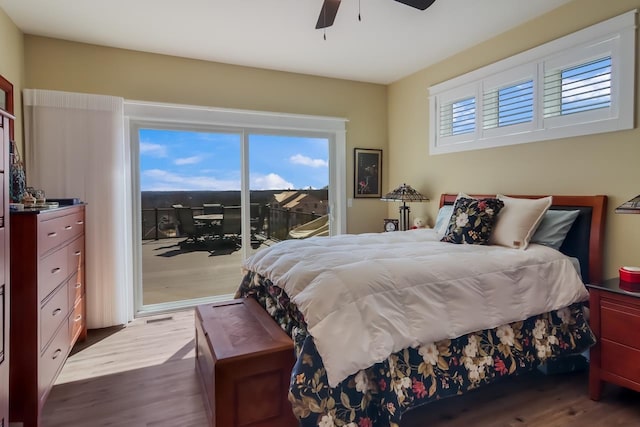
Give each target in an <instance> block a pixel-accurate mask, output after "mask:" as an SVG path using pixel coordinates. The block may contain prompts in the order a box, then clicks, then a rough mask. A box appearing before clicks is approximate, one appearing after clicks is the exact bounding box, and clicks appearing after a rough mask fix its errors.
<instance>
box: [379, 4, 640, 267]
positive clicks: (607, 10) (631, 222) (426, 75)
mask: <svg viewBox="0 0 640 427" xmlns="http://www.w3.org/2000/svg"><path fill="white" fill-rule="evenodd" d="M638 7H640V1H639V0H617V1H607V2H605V1H602V0H574V1H573V2H571V3H568V4H566V5H565V6H563V7H560V8H559V9H556V10H555V11H553V12H551V13H549V14H547V15H544V16H542V17H540V18H538V19H535V20H533V21H530V22H529V23H527V24H525V25H522V26H520V27H517V28H515V29H513V30H511V31H509V32H507V33H504V34H502V35H500V36H498V37H496V38H494V39H492V40H490V41H488V42H486V43H482V44H480V45H478V46H476V47H474V48H472V49H469V50H468V51H466V52H462V53H459V54H457V55H455V56H453V57H451V58H449V59H447V60H445V61H442V62H440V63H438V64H436V65H434V66H431V67H429V68H427V69H424V70H421V71H420V72H418V73H415V74H413V75H411V76H409V77H407V78H405V79H402V80H400V81H398V82H396V83H394V84H392V85H390V86H389V107H388V109H389V150H387V151H388V152H389V153H390V155H389V159H388V160H389V168H390V171H389V179H390V181H391V182H402V181H406V182H409V183H411V184H413V185H414V186H415V187H416V188H417V189H418V190H420V191H421V192H424V193H426V194H428V195H429V196H430V197H431V199H432V201H431V202H430V203H426V204H414V205H413V206H412V210H413V211H414V213H413V215H414V216H415V215H421V214H428V215H429V216H430V218H431V222H433V218H434V217H435V214H436V213H437V209H438V197H439V195H440V194H441V193H444V192H449V193H456V192H458V191H464V192H467V193H485V194H487V193H489V194H491V193H498V192H501V193H507V194H578V195H588V194H606V195H608V196H609V208H608V210H607V217H608V219H607V224H606V226H607V230H606V239H605V275H606V276H607V277H614V276H617V269H618V267H619V266H621V265H640V215H614V213H613V210H614V209H615V207H616V206H618V205H620V204H621V203H623V202H624V201H626V200H628V199H630V198H631V197H633V196H636V195H637V194H640V130H638V129H637V128H636V129H633V130H630V131H622V132H613V133H605V134H600V135H592V136H587V137H576V138H567V139H561V140H554V141H545V142H535V143H529V144H523V145H516V146H511V147H504V148H493V149H486V150H478V151H468V152H464V153H455V154H443V155H437V156H429V153H428V140H429V139H428V131H429V123H428V122H429V120H428V117H429V111H428V98H427V93H428V88H429V86H431V85H433V84H436V83H440V82H442V81H445V80H448V79H451V78H453V77H455V76H458V75H460V74H464V73H466V72H469V71H472V70H474V69H477V68H480V67H482V66H484V65H487V64H490V63H492V62H495V61H497V60H500V59H502V58H505V57H508V56H511V55H514V54H516V53H519V52H522V51H524V50H527V49H529V48H532V47H535V46H537V45H539V44H542V43H545V42H548V41H551V40H553V39H556V38H558V37H561V36H564V35H566V34H569V33H571V32H574V31H577V30H579V29H582V28H584V27H587V26H589V25H592V24H595V23H597V22H600V21H603V20H605V19H608V18H611V17H614V16H616V15H619V14H621V13H624V12H627V11H629V10H631V9H634V8H638ZM636 62H637V61H636ZM636 75H637V74H636ZM639 89H640V85H639V84H638V79H637V78H636V99H638V91H639ZM637 104H638V103H637V102H636V125H637V123H638V119H637V117H638V114H640V111H638V107H637ZM389 213H390V214H391V213H395V210H391V209H390V210H389Z"/></svg>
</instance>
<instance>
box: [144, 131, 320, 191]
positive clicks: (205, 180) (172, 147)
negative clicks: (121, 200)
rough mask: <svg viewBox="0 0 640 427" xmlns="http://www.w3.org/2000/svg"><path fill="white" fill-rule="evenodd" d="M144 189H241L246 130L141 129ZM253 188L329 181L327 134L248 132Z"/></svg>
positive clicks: (294, 186)
mask: <svg viewBox="0 0 640 427" xmlns="http://www.w3.org/2000/svg"><path fill="white" fill-rule="evenodd" d="M139 141H140V189H141V191H203V190H211V191H221V190H240V148H241V142H242V136H241V135H239V134H232V133H228V134H225V133H206V132H191V131H181V130H159V129H141V130H140V134H139ZM249 171H250V175H249V176H250V189H251V190H284V189H303V188H323V187H326V186H328V185H329V143H328V140H327V139H324V138H307V137H292V136H274V135H256V134H252V135H250V137H249Z"/></svg>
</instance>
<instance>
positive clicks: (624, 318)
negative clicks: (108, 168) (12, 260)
mask: <svg viewBox="0 0 640 427" xmlns="http://www.w3.org/2000/svg"><path fill="white" fill-rule="evenodd" d="M587 287H588V288H589V307H590V312H591V317H590V319H589V324H590V325H591V329H592V330H593V333H594V334H595V336H596V338H597V340H598V342H597V343H596V345H594V346H593V347H591V357H590V359H591V360H590V365H589V397H591V399H593V400H599V399H600V396H601V394H602V387H603V385H604V382H605V381H606V382H610V383H614V384H617V385H620V386H623V387H627V388H630V389H633V390H635V391H640V288H639V287H638V285H637V284H636V285H633V284H630V283H625V282H622V281H620V280H619V279H618V278H617V277H616V278H614V279H608V280H605V281H604V282H603V283H602V284H598V285H587ZM12 327H13V324H12Z"/></svg>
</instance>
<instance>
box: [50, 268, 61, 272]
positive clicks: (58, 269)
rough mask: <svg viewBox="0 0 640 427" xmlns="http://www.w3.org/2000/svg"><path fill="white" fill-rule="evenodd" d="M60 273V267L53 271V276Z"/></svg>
mask: <svg viewBox="0 0 640 427" xmlns="http://www.w3.org/2000/svg"><path fill="white" fill-rule="evenodd" d="M59 271H60V267H56V268H54V269H53V270H51V274H56V273H58V272H59Z"/></svg>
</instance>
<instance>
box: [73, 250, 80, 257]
mask: <svg viewBox="0 0 640 427" xmlns="http://www.w3.org/2000/svg"><path fill="white" fill-rule="evenodd" d="M81 253H82V251H75V252H74V253H73V254H74V255H75V256H80V254H81Z"/></svg>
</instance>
